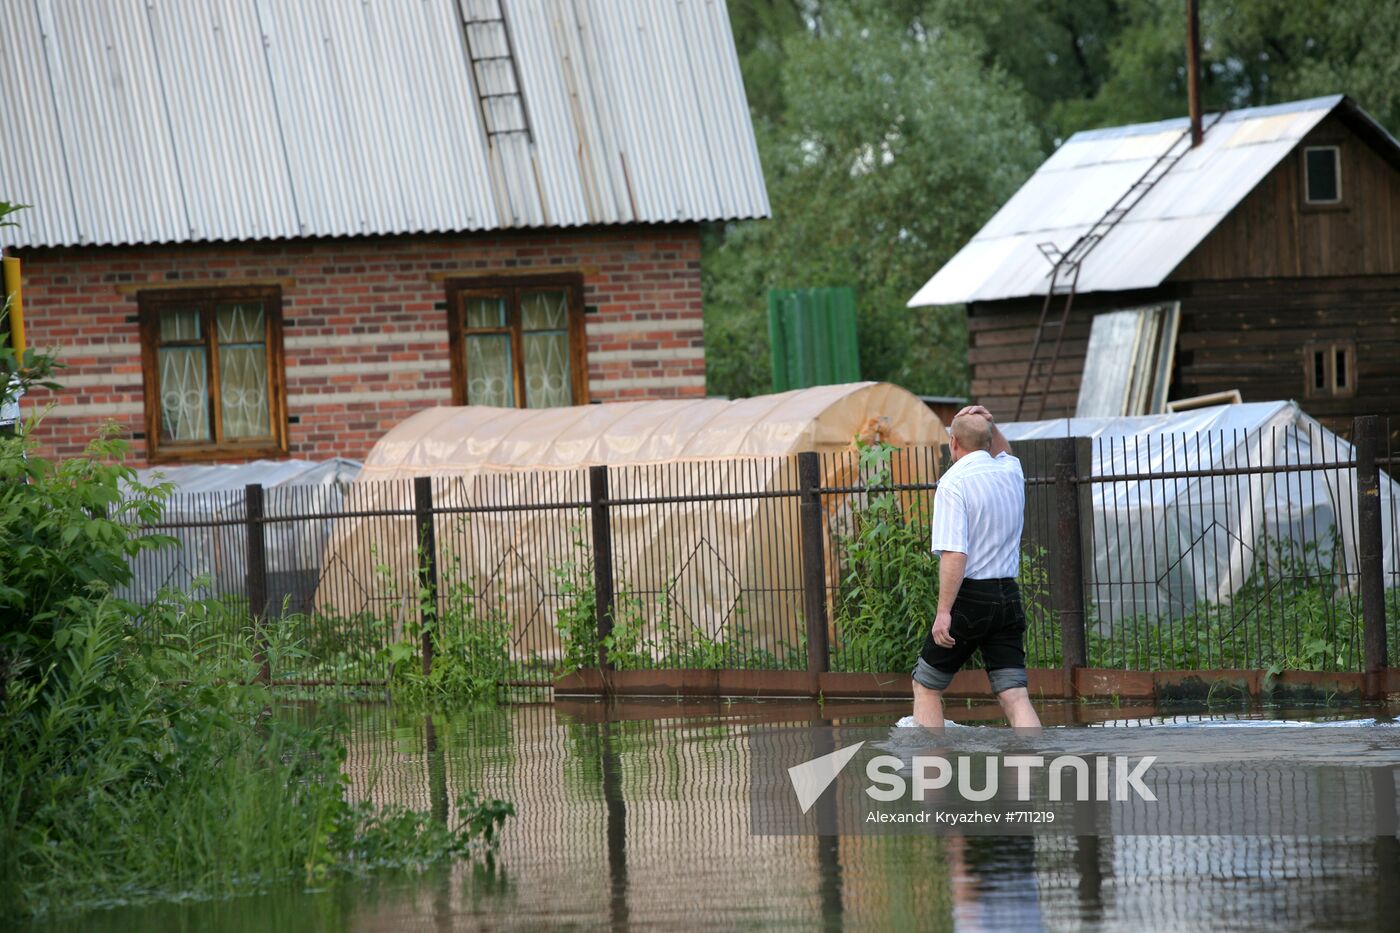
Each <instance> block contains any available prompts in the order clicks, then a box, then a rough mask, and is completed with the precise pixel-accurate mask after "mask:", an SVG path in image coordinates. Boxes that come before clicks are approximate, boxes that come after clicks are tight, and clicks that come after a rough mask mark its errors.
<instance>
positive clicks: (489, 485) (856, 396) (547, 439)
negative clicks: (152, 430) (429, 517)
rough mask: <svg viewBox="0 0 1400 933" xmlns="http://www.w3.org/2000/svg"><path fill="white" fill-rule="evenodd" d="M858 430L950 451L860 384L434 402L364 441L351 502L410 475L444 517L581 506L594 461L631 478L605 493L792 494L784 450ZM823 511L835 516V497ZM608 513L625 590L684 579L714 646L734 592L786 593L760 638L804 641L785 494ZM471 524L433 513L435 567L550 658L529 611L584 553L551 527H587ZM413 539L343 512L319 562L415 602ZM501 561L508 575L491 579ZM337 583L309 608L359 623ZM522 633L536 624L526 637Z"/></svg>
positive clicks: (923, 419)
mask: <svg viewBox="0 0 1400 933" xmlns="http://www.w3.org/2000/svg"><path fill="white" fill-rule="evenodd" d="M858 437H860V438H863V439H865V440H867V441H873V440H883V441H886V442H889V443H892V444H894V445H895V446H936V445H939V444H944V443H946V442H947V434H946V432H945V431H944V429H943V425H942V423H941V422H940V421H939V419H938V417H937V416H936V415H934V414H933V413H932V412H931V411H930V410H929V409H928V407H927V406H926V405H924V403H923V402H921V401H920V400H919V399H918V397H917V396H915V395H913V394H911V393H909V392H907V391H905V390H904V389H901V388H899V387H897V386H893V385H889V384H884V383H870V382H864V383H852V384H847V385H835V386H819V387H816V388H809V389H798V390H794V391H791V392H784V393H780V394H777V395H768V396H758V397H755V398H750V399H743V400H739V401H725V400H720V399H697V400H674V401H643V402H624V403H613V404H604V405H586V406H577V407H572V408H554V409H540V410H521V409H501V408H485V407H479V406H472V407H445V408H433V409H429V410H427V411H423V412H420V413H419V414H417V415H414V416H413V417H411V418H409V419H407V420H406V421H404V422H403V423H402V424H400V425H399V426H397V427H395V428H394V429H393V430H391V431H390V432H389V433H388V434H386V435H385V436H384V437H383V438H382V439H381V440H380V441H379V443H377V444H376V445H375V447H374V449H373V450H372V451H371V452H370V454H369V457H368V458H367V459H366V460H365V465H364V469H363V471H362V472H361V474H360V476H359V479H358V480H357V484H356V487H355V502H356V507H357V508H377V509H407V508H411V507H412V488H411V483H410V482H408V481H409V480H410V479H411V478H413V477H418V476H432V477H434V497H435V498H434V505H435V506H436V507H437V508H454V507H458V508H460V507H472V506H476V505H482V504H490V505H493V506H498V505H507V506H520V505H532V504H533V505H539V504H546V503H560V502H582V501H585V500H587V499H588V471H587V469H586V468H587V467H589V466H593V465H606V466H610V467H634V468H636V469H628V470H613V471H611V473H610V481H611V488H610V490H609V493H610V497H612V498H628V499H632V498H649V497H655V496H661V495H665V496H671V497H680V498H685V497H688V496H694V495H700V494H711V495H712V494H716V493H725V492H745V493H762V492H765V491H768V490H770V489H795V488H796V470H795V464H794V463H793V461H792V460H791V459H790V458H789V457H788V455H791V454H796V453H798V452H801V451H815V452H818V453H831V452H834V451H839V450H846V449H849V448H850V447H851V446H852V443H853V441H854V440H855V439H856V438H858ZM930 462H933V461H932V459H930ZM929 478H930V477H923V476H912V475H911V476H901V477H899V479H901V480H906V481H918V480H922V479H929ZM386 481H387V482H386ZM764 503H767V504H764ZM775 503H776V504H775ZM828 507H829V508H830V509H833V510H837V511H839V509H840V504H839V503H833V502H829V503H828ZM760 515H762V516H763V519H762V520H761V521H760V520H759V517H760ZM610 520H611V526H612V539H613V542H614V573H615V579H616V581H617V583H616V585H617V589H618V591H619V592H622V591H631V592H634V593H635V592H652V593H655V592H658V591H660V592H661V593H663V594H664V593H666V592H667V591H668V585H671V584H675V583H676V581H677V580H680V581H681V583H682V584H683V585H684V588H685V590H686V592H687V593H688V594H689V596H688V598H687V603H686V605H685V606H683V607H682V608H683V610H684V612H685V615H686V616H687V617H688V618H689V619H690V621H691V622H693V623H694V624H696V625H698V626H700V627H702V628H704V629H706V630H707V631H708V632H709V633H710V634H711V635H712V636H715V637H718V638H724V637H725V635H726V632H725V631H724V628H725V626H726V625H727V624H728V623H729V622H730V621H732V620H733V619H734V618H735V616H736V615H737V614H738V613H736V606H737V605H738V604H739V603H740V601H741V600H743V598H744V595H745V593H747V592H754V591H758V590H762V591H765V592H769V593H771V592H773V591H785V592H786V593H787V594H788V595H787V596H785V597H784V598H783V608H779V609H774V608H772V607H770V608H769V610H766V611H768V612H769V616H768V617H767V618H766V620H765V622H764V625H763V631H764V632H765V633H766V634H765V635H764V636H762V637H761V638H760V642H761V643H762V644H764V645H765V646H768V647H773V646H776V645H778V644H781V643H784V642H786V643H787V644H789V645H795V644H796V643H797V641H798V634H799V629H800V617H799V609H800V594H801V581H800V579H796V578H794V576H795V573H796V570H797V568H798V566H799V562H798V561H797V559H796V558H795V557H794V556H793V555H795V554H796V553H799V541H798V538H797V530H798V523H797V500H796V498H795V497H793V498H782V499H776V500H774V499H758V498H736V499H732V500H722V501H705V502H684V501H682V502H673V503H669V504H664V505H661V504H658V505H649V504H643V505H637V506H627V507H625V508H616V509H613V510H612V512H611V515H610ZM465 521H466V522H467V523H469V524H470V526H471V527H470V532H469V533H467V534H463V532H462V530H461V528H460V527H459V526H460V524H461V523H463V518H462V516H461V515H460V514H448V515H439V516H438V517H437V519H436V525H435V533H436V536H437V541H438V542H439V557H438V560H439V565H440V566H446V565H450V567H451V570H450V571H449V573H450V574H452V575H453V576H455V578H456V579H459V580H463V581H465V582H467V583H468V585H470V586H471V587H472V591H473V592H474V593H476V594H478V595H481V596H485V595H486V594H488V593H489V597H490V600H491V602H492V603H493V604H496V603H497V601H499V604H500V605H504V606H506V607H508V608H507V612H508V614H509V615H510V616H511V621H512V625H513V628H514V638H515V644H516V646H517V648H516V650H517V656H522V657H523V656H524V655H525V653H526V648H525V647H524V646H525V645H526V644H527V643H528V645H529V649H528V651H529V653H532V654H536V655H539V656H541V657H549V656H551V655H552V654H553V653H554V652H556V651H557V650H558V647H559V643H558V638H557V633H556V632H554V626H553V625H552V624H548V621H549V620H547V621H546V623H541V622H540V620H539V619H538V618H535V616H537V615H538V612H537V607H538V606H539V604H540V598H541V597H540V587H541V586H542V585H546V586H547V585H548V584H549V583H550V582H551V581H553V580H554V579H555V578H556V576H555V571H556V570H557V569H558V568H560V567H562V566H564V565H565V564H566V563H567V562H569V561H571V560H575V559H577V557H578V555H577V553H576V552H575V551H574V549H573V545H572V540H573V538H575V537H577V535H574V534H561V533H560V532H559V524H560V522H561V521H576V522H581V523H582V524H583V526H585V527H584V528H582V529H581V534H582V536H583V538H584V539H585V540H586V538H587V530H586V524H587V518H586V516H583V517H581V518H580V517H579V516H577V514H576V513H574V514H569V513H565V514H564V515H561V512H560V510H557V509H555V510H520V511H487V512H479V513H474V514H471V515H470V516H468V517H467V518H466V520H465ZM697 528H703V529H705V532H704V534H705V536H706V537H705V539H704V540H703V541H702V540H699V539H698V538H696V537H695V535H696V532H695V529H697ZM413 540H414V539H413V521H412V519H411V518H409V517H398V518H393V519H390V520H388V521H385V520H383V519H379V520H376V521H370V520H361V519H345V520H343V521H341V522H340V523H339V524H338V526H337V527H336V529H335V532H334V537H333V540H332V542H331V546H330V549H329V553H328V561H330V562H335V563H337V564H338V565H340V571H338V572H341V571H343V572H345V573H348V574H350V575H351V576H353V577H355V578H356V579H365V578H366V577H367V576H368V575H370V574H371V573H373V574H374V575H375V576H376V581H377V583H378V584H379V585H380V586H385V585H389V586H390V587H391V588H393V589H395V590H397V591H398V592H414V591H415V589H416V584H415V582H414V568H415V566H416V555H415V550H414V547H413ZM444 542H447V543H446V544H444ZM697 554H699V555H700V556H701V558H702V559H696V555H697ZM721 557H722V559H720V558H721ZM506 564H508V565H509V567H510V571H509V572H504V571H502V569H501V568H502V567H503V566H504V565H506ZM327 576H328V578H329V574H328V575H327ZM386 578H387V579H386ZM344 589H345V588H344V587H341V588H337V587H335V586H332V585H330V584H323V585H322V587H321V590H320V592H318V594H317V606H318V608H320V609H322V610H323V611H326V612H328V613H338V614H351V613H353V612H355V611H356V610H357V609H358V608H360V607H357V606H355V605H352V604H350V603H348V602H346V600H345V599H344V598H342V597H341V596H340V595H339V594H340V593H341V592H343V591H344ZM662 598H663V599H664V598H665V597H664V596H663V597H662ZM653 608H656V609H658V611H660V609H661V608H662V607H653ZM742 611H743V610H740V611H739V612H740V613H742ZM775 614H776V615H775ZM748 622H749V623H750V624H756V623H755V620H753V619H749V620H748ZM528 626H533V629H534V630H533V632H532V633H531V635H530V637H528V638H527V637H526V632H525V629H526V628H527V627H528Z"/></svg>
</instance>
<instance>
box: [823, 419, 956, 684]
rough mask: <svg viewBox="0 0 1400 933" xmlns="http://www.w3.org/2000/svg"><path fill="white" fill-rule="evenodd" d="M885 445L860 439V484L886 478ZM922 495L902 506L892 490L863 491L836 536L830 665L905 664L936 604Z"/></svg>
mask: <svg viewBox="0 0 1400 933" xmlns="http://www.w3.org/2000/svg"><path fill="white" fill-rule="evenodd" d="M893 451H894V448H893V447H891V446H889V445H888V444H877V445H871V446H867V445H861V447H860V475H861V476H864V477H867V480H866V482H867V484H868V485H870V486H884V485H888V483H889V481H890V457H891V454H892V453H893ZM927 501H928V500H927V497H925V496H919V497H916V498H915V499H914V503H913V506H912V507H909V508H906V507H905V505H904V504H903V503H902V502H901V501H900V497H899V495H898V494H897V493H894V492H879V493H873V494H869V495H868V496H867V501H866V502H865V503H864V504H863V505H862V506H861V507H859V508H857V509H856V510H855V513H854V515H853V517H852V518H853V520H852V528H851V531H850V532H849V533H848V534H843V535H840V536H838V537H837V541H836V548H835V551H836V553H837V555H838V556H837V561H838V564H837V565H838V567H839V568H840V589H839V591H838V594H837V598H836V605H835V615H836V643H835V644H834V645H833V646H832V668H833V669H834V670H838V671H906V670H913V668H914V661H915V659H916V658H917V657H918V654H919V649H920V647H922V645H923V640H924V636H925V635H926V634H928V630H929V627H930V626H931V625H932V624H933V616H934V613H935V611H936V610H937V607H938V557H937V555H935V554H934V553H933V551H932V550H931V549H930V548H929V540H928V529H929V512H928V506H927Z"/></svg>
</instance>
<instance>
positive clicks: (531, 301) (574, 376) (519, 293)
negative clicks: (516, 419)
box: [447, 275, 588, 408]
mask: <svg viewBox="0 0 1400 933" xmlns="http://www.w3.org/2000/svg"><path fill="white" fill-rule="evenodd" d="M447 309H448V310H447V318H448V334H449V343H450V349H451V353H452V391H453V396H454V401H455V403H456V404H458V405H491V406H495V407H497V408H555V407H559V406H564V405H582V404H584V403H586V402H587V401H588V371H587V366H586V364H585V361H584V335H583V279H582V278H581V277H580V276H577V275H556V276H542V277H531V278H518V279H515V278H509V279H503V278H491V279H462V280H458V281H455V282H450V283H449V284H448V293H447Z"/></svg>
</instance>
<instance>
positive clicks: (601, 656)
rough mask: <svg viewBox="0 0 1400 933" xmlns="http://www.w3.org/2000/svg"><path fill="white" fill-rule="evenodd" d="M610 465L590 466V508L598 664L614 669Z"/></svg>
mask: <svg viewBox="0 0 1400 933" xmlns="http://www.w3.org/2000/svg"><path fill="white" fill-rule="evenodd" d="M607 503H608V468H607V467H606V466H591V467H589V468H588V511H589V518H590V524H591V525H592V526H593V598H594V605H595V611H596V613H597V619H598V668H599V669H600V670H604V671H606V670H611V669H612V662H611V661H610V660H608V646H607V638H608V636H609V635H611V634H612V627H613V565H612V523H611V520H610V518H609V515H608V504H607Z"/></svg>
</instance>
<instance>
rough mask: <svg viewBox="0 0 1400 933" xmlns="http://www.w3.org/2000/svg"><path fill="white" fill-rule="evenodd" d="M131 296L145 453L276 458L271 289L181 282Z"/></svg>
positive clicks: (283, 445) (282, 438)
mask: <svg viewBox="0 0 1400 933" xmlns="http://www.w3.org/2000/svg"><path fill="white" fill-rule="evenodd" d="M138 300H139V302H140V305H141V314H140V320H141V354H142V359H143V368H144V382H145V390H146V392H145V394H146V445H147V452H148V456H149V457H150V459H152V460H170V459H177V458H201V459H202V458H208V457H228V456H234V457H268V456H284V455H285V454H286V452H287V440H286V438H287V435H286V430H285V427H284V425H285V418H284V417H283V411H284V406H283V402H282V396H283V389H282V387H283V377H282V311H281V294H280V292H279V290H278V289H276V288H213V289H202V290H188V289H181V290H170V291H154V292H142V293H141V295H140V296H139V299H138Z"/></svg>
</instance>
